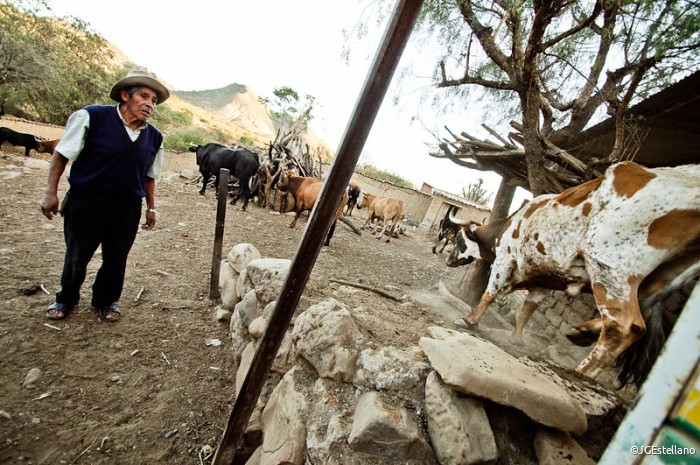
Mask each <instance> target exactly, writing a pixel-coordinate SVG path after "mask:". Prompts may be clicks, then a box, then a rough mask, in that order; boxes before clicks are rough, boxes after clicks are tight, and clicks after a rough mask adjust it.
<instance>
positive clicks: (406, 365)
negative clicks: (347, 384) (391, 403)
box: [354, 347, 430, 398]
mask: <svg viewBox="0 0 700 465" xmlns="http://www.w3.org/2000/svg"><path fill="white" fill-rule="evenodd" d="M429 371H430V365H429V364H428V363H427V360H425V355H424V354H423V352H422V351H421V350H420V349H418V348H417V347H416V348H415V349H413V350H411V349H408V350H400V349H397V348H394V347H385V348H382V349H379V350H375V349H364V350H363V351H362V352H360V354H359V356H358V358H357V371H356V373H355V381H354V382H355V384H356V385H359V386H367V387H370V388H372V389H375V390H378V391H382V390H392V391H401V392H405V393H409V392H413V393H415V394H416V397H418V398H419V397H420V396H419V395H417V394H418V393H419V392H420V390H422V388H423V379H425V377H426V375H427V373H428V372H429Z"/></svg>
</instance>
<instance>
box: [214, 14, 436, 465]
mask: <svg viewBox="0 0 700 465" xmlns="http://www.w3.org/2000/svg"><path fill="white" fill-rule="evenodd" d="M422 5H423V1H422V0H399V1H398V2H397V4H396V7H395V9H394V12H393V14H392V17H391V19H390V21H389V24H388V26H387V30H386V32H385V34H384V38H383V40H382V43H381V44H380V46H379V48H378V49H377V54H376V56H375V58H374V63H373V64H372V68H371V69H370V71H369V73H368V75H367V78H366V80H365V84H364V87H363V89H362V93H361V94H360V97H359V98H358V100H357V103H356V104H355V110H354V112H353V114H352V117H351V118H350V122H349V123H348V126H347V128H346V130H345V134H344V135H343V139H342V141H341V143H340V148H339V149H338V153H337V155H336V158H335V161H334V162H333V165H332V166H331V169H330V171H329V173H328V176H327V178H326V181H325V182H324V184H323V189H322V190H321V193H320V195H319V198H318V200H317V202H316V206H315V207H314V209H313V211H312V212H311V215H310V217H309V221H308V222H307V224H306V229H305V230H304V235H303V237H302V239H301V244H300V245H299V248H298V249H297V253H296V255H295V256H294V259H293V260H292V264H291V266H290V269H289V274H288V275H287V279H286V280H285V281H284V284H283V286H282V290H281V291H280V294H279V296H278V297H277V303H276V304H275V309H274V311H273V314H272V316H271V317H270V321H269V322H268V325H267V330H266V331H265V334H264V335H263V337H262V338H261V339H260V342H259V345H258V349H257V351H256V353H255V356H254V357H253V361H252V363H251V366H250V369H249V370H248V373H247V375H246V378H245V380H244V381H243V385H242V386H241V389H240V392H239V394H238V397H237V398H236V401H235V403H234V405H233V410H232V411H231V416H230V417H229V420H228V424H227V425H226V429H225V430H224V434H223V436H222V438H221V441H220V443H219V447H218V448H217V450H216V454H215V455H214V459H213V461H212V465H229V464H233V461H234V460H235V455H236V450H237V449H238V448H239V446H240V445H241V441H242V440H243V433H244V432H245V429H246V427H247V425H248V422H249V421H250V416H251V414H252V413H253V409H254V408H255V404H256V402H257V400H258V397H259V396H260V392H261V391H262V388H263V386H264V384H265V381H266V380H267V376H268V374H269V371H270V368H271V367H272V363H273V361H274V359H275V356H276V355H277V351H278V350H279V347H280V344H281V343H282V339H283V338H284V334H285V332H286V331H287V327H288V326H289V322H290V321H291V319H292V316H293V314H294V310H295V309H296V306H297V304H298V303H299V299H300V298H301V295H302V292H303V291H304V286H305V285H306V282H307V281H308V279H309V276H310V274H311V270H312V269H313V266H314V264H315V263H316V258H317V257H318V254H319V252H320V251H321V247H322V245H323V242H324V239H325V236H326V232H327V231H328V229H329V228H330V226H331V223H332V221H333V219H334V216H335V211H336V209H337V208H338V206H339V205H340V201H341V199H342V196H343V192H344V191H345V186H347V184H348V182H349V181H350V177H351V176H352V173H353V171H354V169H355V165H356V164H357V160H358V159H359V157H360V154H361V152H362V148H363V146H364V144H365V141H366V140H367V135H368V134H369V131H370V129H371V128H372V124H373V123H374V119H375V117H376V116H377V112H378V111H379V107H380V106H381V103H382V100H383V99H384V96H385V94H386V91H387V89H388V87H389V84H390V82H391V78H392V76H393V74H394V71H395V70H396V67H397V66H398V63H399V60H400V58H401V54H402V53H403V49H404V48H405V46H406V43H407V42H408V38H409V36H410V34H411V31H412V29H413V25H414V24H415V21H416V18H417V17H418V13H419V12H420V9H421V6H422Z"/></svg>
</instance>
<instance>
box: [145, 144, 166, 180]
mask: <svg viewBox="0 0 700 465" xmlns="http://www.w3.org/2000/svg"><path fill="white" fill-rule="evenodd" d="M164 156H165V149H164V148H163V145H161V146H160V148H159V149H158V153H156V157H155V158H154V159H153V163H151V166H149V167H148V172H147V173H146V175H147V176H148V177H149V178H152V179H160V172H161V170H162V169H163V158H164Z"/></svg>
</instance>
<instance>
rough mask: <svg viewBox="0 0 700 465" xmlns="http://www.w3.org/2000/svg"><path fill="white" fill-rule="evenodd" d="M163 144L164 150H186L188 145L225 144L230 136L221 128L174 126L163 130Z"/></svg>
mask: <svg viewBox="0 0 700 465" xmlns="http://www.w3.org/2000/svg"><path fill="white" fill-rule="evenodd" d="M163 134H164V139H163V146H164V147H165V150H170V151H173V152H186V151H187V150H188V149H189V147H190V145H192V144H194V145H204V144H208V143H209V142H218V143H220V144H226V143H227V142H228V141H229V140H230V139H231V136H230V135H229V134H227V133H226V132H224V131H221V130H209V129H203V128H192V127H188V128H176V129H172V130H170V131H167V132H165V131H164V133H163Z"/></svg>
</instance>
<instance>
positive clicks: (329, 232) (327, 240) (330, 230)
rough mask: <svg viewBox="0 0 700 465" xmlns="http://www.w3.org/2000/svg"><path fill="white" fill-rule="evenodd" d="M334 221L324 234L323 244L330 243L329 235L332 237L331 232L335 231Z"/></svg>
mask: <svg viewBox="0 0 700 465" xmlns="http://www.w3.org/2000/svg"><path fill="white" fill-rule="evenodd" d="M335 223H336V222H335V221H334V222H333V224H332V225H331V229H329V230H328V234H326V241H325V242H324V243H323V245H326V246H328V245H330V243H331V237H333V233H334V232H335Z"/></svg>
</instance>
